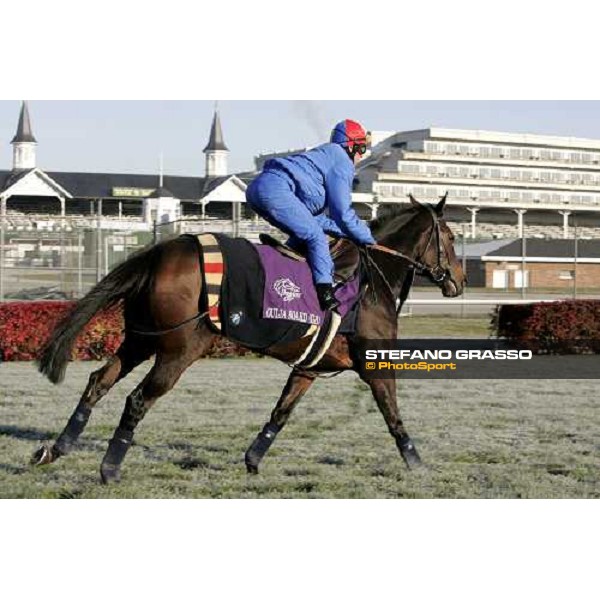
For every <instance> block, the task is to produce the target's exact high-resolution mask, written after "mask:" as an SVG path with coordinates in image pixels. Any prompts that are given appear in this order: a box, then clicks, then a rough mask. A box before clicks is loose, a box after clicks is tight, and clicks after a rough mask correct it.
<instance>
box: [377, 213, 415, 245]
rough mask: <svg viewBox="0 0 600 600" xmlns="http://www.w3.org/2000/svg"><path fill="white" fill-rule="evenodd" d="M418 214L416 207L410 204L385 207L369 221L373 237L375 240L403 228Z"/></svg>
mask: <svg viewBox="0 0 600 600" xmlns="http://www.w3.org/2000/svg"><path fill="white" fill-rule="evenodd" d="M418 212H419V207H418V206H413V205H412V204H408V205H407V204H401V205H398V204H396V205H387V206H384V207H383V208H382V212H381V214H380V215H379V216H378V217H377V218H376V219H372V220H371V221H369V227H370V228H371V233H372V234H373V237H374V238H375V239H377V240H379V239H381V238H383V237H385V236H386V235H388V234H390V233H394V232H395V231H398V230H399V229H400V228H402V227H404V226H405V225H406V224H407V223H408V222H409V221H410V220H412V219H413V218H414V217H415V215H416V214H417V213H418Z"/></svg>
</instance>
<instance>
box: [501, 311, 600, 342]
mask: <svg viewBox="0 0 600 600" xmlns="http://www.w3.org/2000/svg"><path fill="white" fill-rule="evenodd" d="M492 330H493V331H494V332H495V333H496V335H498V336H500V337H505V338H507V339H508V340H511V341H514V342H518V343H520V344H523V345H524V346H525V347H527V348H530V349H532V350H534V351H537V352H540V353H587V352H595V353H598V352H600V301H598V300H563V301H558V302H538V303H532V304H519V305H515V304H508V305H503V306H499V307H498V308H497V310H496V314H495V315H494V317H493V320H492Z"/></svg>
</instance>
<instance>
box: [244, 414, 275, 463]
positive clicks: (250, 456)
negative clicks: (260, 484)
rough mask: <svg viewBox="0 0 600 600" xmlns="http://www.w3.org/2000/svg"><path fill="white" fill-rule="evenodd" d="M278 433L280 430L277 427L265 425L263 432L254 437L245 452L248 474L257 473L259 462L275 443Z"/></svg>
mask: <svg viewBox="0 0 600 600" xmlns="http://www.w3.org/2000/svg"><path fill="white" fill-rule="evenodd" d="M280 431H281V428H280V427H278V426H277V425H274V424H273V425H272V424H271V423H267V424H266V425H265V426H264V427H263V430H262V431H261V432H260V433H259V434H258V435H257V436H256V439H255V440H254V441H253V442H252V444H251V445H250V448H248V450H246V457H245V460H246V469H247V470H248V473H258V465H259V463H260V461H261V460H262V458H263V456H264V455H265V454H266V453H267V450H268V449H269V448H270V447H271V444H272V443H273V442H274V441H275V438H276V437H277V434H278V433H279V432H280Z"/></svg>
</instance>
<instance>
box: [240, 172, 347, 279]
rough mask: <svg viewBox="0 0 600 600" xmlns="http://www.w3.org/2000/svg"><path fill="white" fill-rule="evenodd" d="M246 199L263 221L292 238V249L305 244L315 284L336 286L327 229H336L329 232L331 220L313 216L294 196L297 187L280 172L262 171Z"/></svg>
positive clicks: (251, 186)
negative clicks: (328, 225)
mask: <svg viewBox="0 0 600 600" xmlns="http://www.w3.org/2000/svg"><path fill="white" fill-rule="evenodd" d="M246 199H247V201H248V203H249V204H250V206H251V207H252V209H253V210H254V211H255V212H256V213H258V214H259V215H260V216H261V217H262V218H263V219H265V220H266V221H268V222H269V223H271V225H274V226H275V227H278V228H279V229H281V230H282V231H283V232H285V233H287V234H288V235H289V236H291V240H290V241H289V243H290V244H291V245H292V246H293V245H298V242H304V243H305V244H306V248H307V254H308V256H307V259H308V264H309V265H310V268H311V270H312V273H313V279H314V282H315V283H333V269H334V267H333V261H332V260H331V255H330V254H329V245H328V243H327V238H326V236H325V229H333V228H334V227H335V224H334V223H333V222H331V225H332V227H330V228H329V227H327V224H328V222H329V221H330V219H328V218H327V217H325V216H324V215H319V216H315V215H313V214H312V213H311V212H310V211H309V210H308V208H306V206H305V205H304V203H303V202H302V200H300V198H298V197H297V196H296V195H295V194H294V183H293V182H292V181H291V180H290V179H289V178H287V177H286V176H285V175H284V174H280V173H279V172H275V171H263V172H262V173H261V174H260V175H259V176H258V177H256V179H254V181H252V183H251V184H250V185H249V186H248V188H247V190H246ZM320 217H324V218H322V219H321V218H320ZM324 228H325V229H324ZM336 229H337V227H336ZM335 233H337V232H335Z"/></svg>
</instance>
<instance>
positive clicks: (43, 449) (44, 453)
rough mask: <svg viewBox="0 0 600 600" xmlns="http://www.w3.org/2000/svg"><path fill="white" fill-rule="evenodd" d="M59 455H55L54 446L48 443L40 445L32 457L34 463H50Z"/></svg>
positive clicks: (37, 464)
mask: <svg viewBox="0 0 600 600" xmlns="http://www.w3.org/2000/svg"><path fill="white" fill-rule="evenodd" d="M57 458H58V456H55V455H54V453H53V452H52V448H51V447H50V446H49V445H48V444H43V445H42V446H40V447H39V448H38V449H37V450H36V451H35V452H34V454H33V456H32V457H31V464H32V465H36V466H39V465H49V464H50V463H52V462H54V461H55V460H56V459H57Z"/></svg>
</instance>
